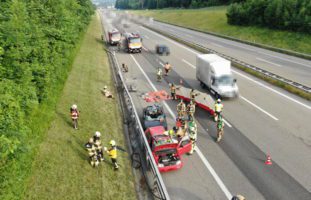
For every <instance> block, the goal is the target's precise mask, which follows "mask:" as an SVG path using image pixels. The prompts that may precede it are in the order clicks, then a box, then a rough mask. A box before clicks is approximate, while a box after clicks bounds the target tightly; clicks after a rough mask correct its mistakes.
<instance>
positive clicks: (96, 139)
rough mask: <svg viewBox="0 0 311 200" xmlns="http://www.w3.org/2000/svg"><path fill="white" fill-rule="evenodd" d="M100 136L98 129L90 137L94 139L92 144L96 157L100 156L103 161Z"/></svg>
mask: <svg viewBox="0 0 311 200" xmlns="http://www.w3.org/2000/svg"><path fill="white" fill-rule="evenodd" d="M100 136H101V133H100V132H99V131H96V132H95V134H94V136H93V137H92V138H93V141H94V146H95V149H96V153H97V155H98V157H99V158H100V160H101V161H104V154H103V147H102V142H101V138H100Z"/></svg>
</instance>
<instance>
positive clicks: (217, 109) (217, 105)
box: [214, 99, 224, 122]
mask: <svg viewBox="0 0 311 200" xmlns="http://www.w3.org/2000/svg"><path fill="white" fill-rule="evenodd" d="M223 107H224V105H223V104H222V103H221V100H220V99H217V101H216V103H215V116H214V119H215V122H217V118H218V116H219V115H220V114H221V112H222V109H223Z"/></svg>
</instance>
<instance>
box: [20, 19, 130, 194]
mask: <svg viewBox="0 0 311 200" xmlns="http://www.w3.org/2000/svg"><path fill="white" fill-rule="evenodd" d="M100 35H101V24H100V19H99V17H96V16H94V17H93V19H92V22H91V24H90V26H89V28H88V31H87V33H86V35H85V37H84V39H83V41H82V44H81V48H80V50H79V52H78V54H77V56H76V58H75V60H74V63H73V67H72V71H71V73H70V75H69V77H68V79H67V82H66V84H65V87H64V90H63V93H62V95H61V98H60V100H59V103H58V105H57V107H56V114H55V119H54V120H53V122H52V124H51V125H50V128H49V130H48V132H47V134H46V138H44V140H43V142H42V144H41V145H40V146H39V147H38V150H37V152H38V153H37V156H36V157H35V161H34V162H33V166H32V175H31V176H30V178H28V180H27V189H26V191H25V194H24V199H31V200H34V199H40V200H42V199H53V200H57V199H59V200H64V199H70V200H72V199H136V195H135V190H134V181H133V176H132V173H131V167H130V162H129V159H128V158H129V155H127V153H123V152H119V163H120V165H121V167H120V170H119V171H114V170H113V166H112V164H111V162H110V160H109V159H108V158H107V159H106V160H107V161H106V162H104V163H101V165H100V166H99V167H98V168H92V167H91V166H90V164H89V163H88V154H87V152H86V151H85V150H84V147H83V145H84V144H85V143H86V142H87V140H88V138H89V137H90V136H92V135H93V134H94V132H95V131H97V130H98V131H100V132H101V133H102V142H103V144H104V145H105V146H107V145H108V142H109V140H111V139H115V140H116V142H117V144H118V145H120V146H123V147H124V146H125V142H124V136H123V130H122V120H121V116H120V111H119V109H118V105H117V100H116V99H107V98H104V97H103V95H102V94H101V92H100V89H101V88H103V86H104V85H108V87H109V88H112V87H113V82H112V78H111V72H110V68H109V65H108V61H107V56H106V54H105V52H104V50H103V47H102V42H101V40H100ZM73 103H77V105H78V107H79V109H80V111H81V117H80V121H79V130H74V129H73V128H72V126H71V119H70V116H69V107H70V105H71V104H73ZM106 157H107V154H106Z"/></svg>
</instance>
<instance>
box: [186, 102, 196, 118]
mask: <svg viewBox="0 0 311 200" xmlns="http://www.w3.org/2000/svg"><path fill="white" fill-rule="evenodd" d="M194 112H195V103H194V102H193V101H190V103H189V104H188V105H187V114H188V120H189V121H192V120H193V116H194Z"/></svg>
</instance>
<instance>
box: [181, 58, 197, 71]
mask: <svg viewBox="0 0 311 200" xmlns="http://www.w3.org/2000/svg"><path fill="white" fill-rule="evenodd" d="M182 61H183V62H184V63H186V64H188V65H189V66H190V67H192V68H193V69H195V68H196V66H194V65H193V64H191V63H190V62H188V61H186V60H184V59H182Z"/></svg>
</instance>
